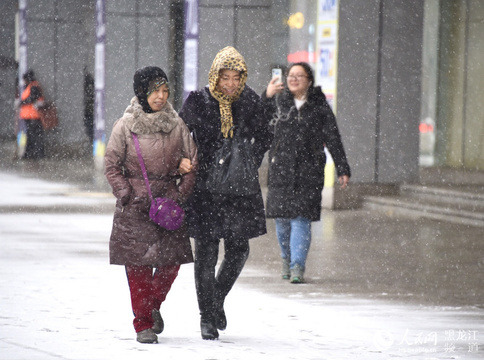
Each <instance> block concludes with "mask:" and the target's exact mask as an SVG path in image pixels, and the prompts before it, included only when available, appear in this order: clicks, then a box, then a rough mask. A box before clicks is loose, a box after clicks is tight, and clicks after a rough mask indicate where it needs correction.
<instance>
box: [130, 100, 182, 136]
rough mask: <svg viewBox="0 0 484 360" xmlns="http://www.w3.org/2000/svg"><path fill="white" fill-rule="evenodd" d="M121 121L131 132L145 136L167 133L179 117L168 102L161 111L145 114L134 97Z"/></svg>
mask: <svg viewBox="0 0 484 360" xmlns="http://www.w3.org/2000/svg"><path fill="white" fill-rule="evenodd" d="M123 119H124V121H125V124H126V126H127V128H128V129H129V130H130V131H131V132H134V133H135V134H142V135H146V134H152V133H157V132H160V131H162V132H164V133H169V132H170V131H172V130H173V128H174V127H175V126H176V124H177V122H178V119H179V117H178V114H177V113H176V111H175V110H174V109H173V107H172V106H171V104H170V103H168V102H167V103H166V105H165V106H164V107H163V109H161V111H158V112H155V113H151V114H147V113H145V112H144V111H143V108H142V106H141V105H140V103H139V101H138V98H137V97H136V96H135V97H133V98H132V99H131V104H130V105H129V106H128V107H127V108H126V110H125V111H124V115H123Z"/></svg>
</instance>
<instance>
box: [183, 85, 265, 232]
mask: <svg viewBox="0 0 484 360" xmlns="http://www.w3.org/2000/svg"><path fill="white" fill-rule="evenodd" d="M179 115H180V117H181V118H182V119H183V120H184V121H185V123H186V124H187V126H188V128H189V129H190V131H191V132H192V135H193V137H194V140H195V142H196V143H197V146H198V158H199V171H198V174H197V180H196V184H195V190H194V192H193V193H192V196H191V198H190V199H189V201H188V210H187V220H188V225H189V233H190V236H191V237H194V238H200V237H201V236H207V234H208V233H211V234H213V235H214V236H216V237H217V238H226V237H227V235H228V234H231V235H232V236H233V237H236V238H245V239H250V238H254V237H257V236H260V235H263V234H265V233H266V220H265V212H264V203H263V200H262V193H261V192H260V190H259V192H258V193H257V194H255V195H250V196H220V195H217V196H214V195H212V194H210V193H209V192H208V191H206V190H205V181H206V178H207V167H208V164H210V162H211V161H212V159H213V155H214V152H215V150H216V149H217V148H218V147H219V140H220V139H221V137H222V133H221V131H220V126H221V122H220V108H219V102H218V101H217V100H216V99H215V98H214V97H212V95H211V94H210V91H209V89H208V87H205V88H203V89H201V90H198V91H193V92H191V93H190V94H189V96H188V98H187V99H186V101H185V103H184V104H183V106H182V109H181V110H180V113H179ZM232 116H233V124H234V126H236V128H237V129H238V131H239V134H240V135H241V136H243V137H246V138H248V139H251V140H252V141H253V152H254V155H255V157H256V158H257V161H258V163H259V164H260V163H261V162H262V159H263V157H264V153H265V152H266V151H267V150H268V149H269V146H270V141H271V133H270V131H269V126H268V123H269V120H270V119H269V118H268V116H266V115H265V109H264V107H263V105H262V100H261V98H260V96H259V95H258V94H257V93H256V92H255V91H254V90H252V89H251V88H250V87H248V86H247V85H246V86H245V89H244V91H243V92H242V94H241V95H240V97H239V99H238V100H237V101H235V102H234V103H233V104H232Z"/></svg>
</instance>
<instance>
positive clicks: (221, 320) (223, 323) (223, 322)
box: [215, 302, 227, 331]
mask: <svg viewBox="0 0 484 360" xmlns="http://www.w3.org/2000/svg"><path fill="white" fill-rule="evenodd" d="M215 325H216V326H217V329H219V330H222V331H223V330H225V329H226V328H227V318H226V317H225V311H224V304H223V302H222V303H221V304H217V305H215Z"/></svg>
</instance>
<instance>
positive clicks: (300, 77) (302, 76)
mask: <svg viewBox="0 0 484 360" xmlns="http://www.w3.org/2000/svg"><path fill="white" fill-rule="evenodd" d="M287 78H288V79H291V80H301V79H304V78H306V79H307V76H306V75H301V74H298V75H288V76H287Z"/></svg>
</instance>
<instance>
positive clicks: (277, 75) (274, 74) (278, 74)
mask: <svg viewBox="0 0 484 360" xmlns="http://www.w3.org/2000/svg"><path fill="white" fill-rule="evenodd" d="M272 78H273V79H274V78H279V80H278V81H276V84H278V83H281V82H282V69H280V68H273V69H272Z"/></svg>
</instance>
